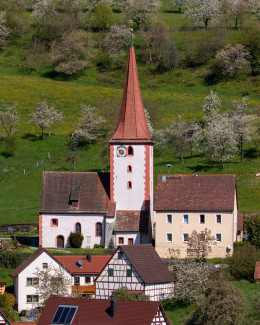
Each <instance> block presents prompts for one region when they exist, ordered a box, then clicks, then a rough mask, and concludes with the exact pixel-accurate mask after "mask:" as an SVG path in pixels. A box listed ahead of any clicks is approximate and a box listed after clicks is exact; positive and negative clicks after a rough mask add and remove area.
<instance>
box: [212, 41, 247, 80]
mask: <svg viewBox="0 0 260 325" xmlns="http://www.w3.org/2000/svg"><path fill="white" fill-rule="evenodd" d="M216 59H217V60H218V64H219V67H220V70H221V73H222V74H223V75H230V76H234V77H236V76H237V74H238V73H239V72H245V73H249V72H250V61H249V59H250V54H249V52H248V51H246V49H245V48H244V46H243V45H241V44H236V45H235V46H232V45H231V44H227V45H226V46H225V48H224V49H222V50H220V51H218V52H217V54H216Z"/></svg>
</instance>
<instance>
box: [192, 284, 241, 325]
mask: <svg viewBox="0 0 260 325" xmlns="http://www.w3.org/2000/svg"><path fill="white" fill-rule="evenodd" d="M244 304H245V299H244V297H243V295H242V293H241V292H240V291H239V290H238V289H237V288H235V287H234V286H233V285H232V284H231V283H230V282H229V281H224V280H223V279H216V280H213V281H210V282H209V283H208V285H207V288H206V290H205V296H204V298H202V299H201V300H200V301H199V302H198V304H197V306H196V309H195V312H194V314H193V315H192V317H191V319H190V321H189V322H188V324H192V325H223V324H225V325H234V324H238V321H239V319H240V317H241V315H240V312H241V309H242V308H243V306H244Z"/></svg>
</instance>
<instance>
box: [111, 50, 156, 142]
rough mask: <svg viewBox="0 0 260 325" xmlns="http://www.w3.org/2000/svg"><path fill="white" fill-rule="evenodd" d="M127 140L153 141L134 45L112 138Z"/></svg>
mask: <svg viewBox="0 0 260 325" xmlns="http://www.w3.org/2000/svg"><path fill="white" fill-rule="evenodd" d="M127 141H130V143H135V142H136V143H139V142H145V143H150V142H152V141H151V137H150V134H149V129H148V126H147V122H146V117H145V113H144V107H143V101H142V96H141V90H140V85H139V80H138V74H137V67H136V60H135V51H134V47H133V46H131V47H130V50H129V58H128V65H127V72H126V78H125V85H124V92H123V97H122V101H121V107H120V112H119V116H118V120H117V125H116V131H115V133H114V135H113V137H112V139H111V140H110V142H124V143H127Z"/></svg>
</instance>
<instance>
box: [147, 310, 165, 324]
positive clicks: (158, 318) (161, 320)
mask: <svg viewBox="0 0 260 325" xmlns="http://www.w3.org/2000/svg"><path fill="white" fill-rule="evenodd" d="M159 324H160V325H167V324H168V323H167V322H166V320H165V317H164V315H163V313H162V312H161V310H160V308H158V310H157V312H156V316H155V317H154V318H153V321H152V324H151V325H159Z"/></svg>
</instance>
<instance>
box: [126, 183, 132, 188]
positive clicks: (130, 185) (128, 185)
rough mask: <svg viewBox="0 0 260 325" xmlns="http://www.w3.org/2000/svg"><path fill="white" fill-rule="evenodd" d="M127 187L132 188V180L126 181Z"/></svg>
mask: <svg viewBox="0 0 260 325" xmlns="http://www.w3.org/2000/svg"><path fill="white" fill-rule="evenodd" d="M127 188H128V189H130V190H131V189H132V182H128V183H127Z"/></svg>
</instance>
